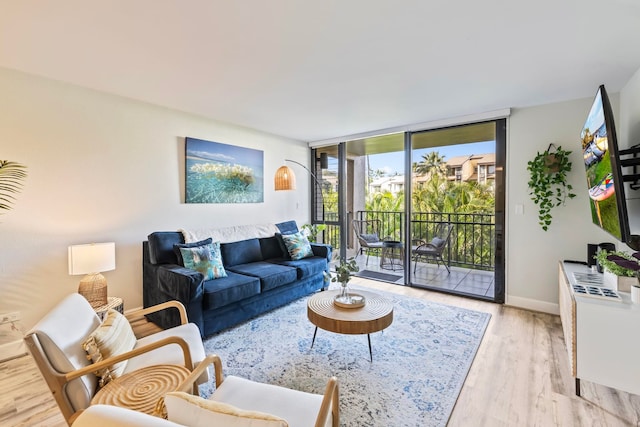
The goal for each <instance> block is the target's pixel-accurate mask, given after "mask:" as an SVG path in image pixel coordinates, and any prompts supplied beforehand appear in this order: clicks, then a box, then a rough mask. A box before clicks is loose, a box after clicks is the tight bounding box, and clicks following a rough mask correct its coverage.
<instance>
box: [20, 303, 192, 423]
mask: <svg viewBox="0 0 640 427" xmlns="http://www.w3.org/2000/svg"><path fill="white" fill-rule="evenodd" d="M170 308H175V309H177V310H178V311H179V313H180V321H181V324H186V323H187V312H186V310H185V308H184V306H183V305H182V304H181V303H180V302H178V301H168V302H165V303H162V304H158V305H156V306H153V307H148V308H144V309H139V310H134V311H132V312H130V313H127V314H126V315H125V317H126V318H127V320H128V321H129V322H131V321H133V320H136V319H140V318H141V317H143V316H145V315H147V314H149V313H154V312H157V311H160V310H166V309H170ZM24 340H25V341H26V343H27V346H28V348H29V351H30V352H31V354H32V355H33V358H34V360H35V362H36V365H37V366H38V369H40V372H41V373H42V376H43V377H44V379H45V381H46V383H47V385H48V386H49V390H51V393H52V394H53V397H54V398H55V400H56V403H57V404H58V406H59V407H60V411H61V412H62V415H63V416H64V418H65V420H66V421H67V423H68V424H69V425H71V423H72V422H73V420H74V419H75V417H77V415H78V414H79V413H80V412H81V411H82V410H81V409H80V410H78V411H75V410H74V409H73V406H72V405H71V402H70V401H69V400H68V398H67V395H66V393H65V388H66V386H67V385H68V384H69V382H70V381H72V380H74V379H77V378H80V377H82V376H84V375H89V374H94V372H95V371H97V370H100V369H102V368H105V367H107V366H110V365H113V364H114V363H118V362H122V361H124V360H128V359H131V358H133V357H135V356H139V355H141V354H144V353H148V352H149V351H152V350H156V349H158V348H160V347H164V346H167V345H172V344H177V345H179V346H180V347H181V349H182V353H183V355H184V366H185V367H186V368H187V369H189V371H191V370H192V369H193V361H192V358H191V352H190V350H189V345H188V344H187V342H186V341H185V340H184V339H183V338H180V337H177V336H174V337H167V338H164V339H161V340H159V341H156V342H153V343H150V344H147V345H145V346H142V347H139V348H136V349H134V350H131V351H128V352H126V353H123V354H120V355H118V356H114V357H110V358H108V359H104V360H102V361H100V362H98V363H92V364H90V365H88V366H85V367H83V368H81V369H77V370H74V371H71V372H68V373H60V372H58V371H57V370H56V369H55V368H54V367H53V365H52V364H51V362H50V361H49V359H48V358H47V356H46V354H45V351H44V349H43V348H42V345H41V343H40V341H39V340H38V338H37V336H36V334H35V333H33V332H32V333H29V334H27V335H26V336H25V338H24ZM196 378H197V377H196ZM193 384H194V386H193V387H194V388H195V389H197V386H196V385H195V379H194V381H193ZM98 393H100V391H97V392H96V393H95V394H94V396H95V395H96V394H98Z"/></svg>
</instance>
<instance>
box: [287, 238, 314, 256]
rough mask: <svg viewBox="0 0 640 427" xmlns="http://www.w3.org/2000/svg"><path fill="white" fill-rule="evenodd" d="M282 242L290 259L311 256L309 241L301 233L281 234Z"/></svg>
mask: <svg viewBox="0 0 640 427" xmlns="http://www.w3.org/2000/svg"><path fill="white" fill-rule="evenodd" d="M282 240H284V244H285V246H286V247H287V251H288V252H289V256H290V257H291V259H294V260H296V259H302V258H306V257H309V256H313V251H312V250H311V244H310V243H309V239H307V237H306V236H305V235H304V234H302V233H293V234H283V235H282Z"/></svg>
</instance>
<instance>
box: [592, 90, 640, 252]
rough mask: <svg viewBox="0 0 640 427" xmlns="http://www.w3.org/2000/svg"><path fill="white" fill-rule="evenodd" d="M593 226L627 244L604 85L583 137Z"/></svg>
mask: <svg viewBox="0 0 640 427" xmlns="http://www.w3.org/2000/svg"><path fill="white" fill-rule="evenodd" d="M580 140H581V143H582V154H583V157H584V168H585V172H586V176H587V189H588V192H589V204H590V206H591V218H592V220H593V223H594V224H596V225H597V226H598V227H600V228H602V229H603V230H605V231H606V232H608V233H609V234H611V235H612V236H614V237H615V238H616V239H618V240H620V241H623V242H627V241H628V239H629V236H630V234H631V233H630V230H629V218H628V214H627V204H626V198H625V191H624V177H623V175H622V168H621V162H620V155H619V150H618V140H617V138H616V129H615V123H614V120H613V111H612V109H611V104H610V102H609V97H608V96H607V91H606V90H605V88H604V85H601V86H600V87H599V88H598V92H597V93H596V97H595V99H594V100H593V104H592V105H591V109H590V110H589V115H588V116H587V120H586V121H585V123H584V126H583V128H582V132H581V134H580Z"/></svg>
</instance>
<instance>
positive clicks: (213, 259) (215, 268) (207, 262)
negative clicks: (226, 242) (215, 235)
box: [180, 242, 227, 280]
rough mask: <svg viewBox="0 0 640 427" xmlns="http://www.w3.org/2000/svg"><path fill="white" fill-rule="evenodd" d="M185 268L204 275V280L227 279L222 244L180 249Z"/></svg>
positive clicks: (216, 243)
mask: <svg viewBox="0 0 640 427" xmlns="http://www.w3.org/2000/svg"><path fill="white" fill-rule="evenodd" d="M180 253H181V254H182V258H183V260H184V266H185V267H186V268H189V269H191V270H195V271H197V272H199V273H201V274H202V276H203V277H204V280H211V279H219V278H221V277H227V272H226V271H225V270H224V266H223V265H222V256H221V254H220V242H215V243H210V244H208V245H204V246H197V247H194V248H180Z"/></svg>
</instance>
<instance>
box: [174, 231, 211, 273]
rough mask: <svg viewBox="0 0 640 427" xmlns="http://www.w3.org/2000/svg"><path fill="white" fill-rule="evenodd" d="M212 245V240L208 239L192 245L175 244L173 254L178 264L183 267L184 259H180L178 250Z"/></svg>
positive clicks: (180, 253)
mask: <svg viewBox="0 0 640 427" xmlns="http://www.w3.org/2000/svg"><path fill="white" fill-rule="evenodd" d="M210 243H213V239H212V238H211V237H209V238H208V239H204V240H200V241H199V242H192V243H176V244H174V245H173V252H174V253H175V254H176V256H177V257H178V264H180V265H181V266H183V267H184V259H182V252H180V248H195V247H198V246H204V245H208V244H210Z"/></svg>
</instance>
